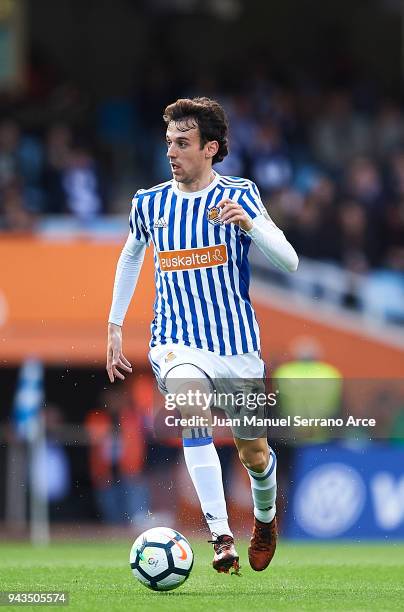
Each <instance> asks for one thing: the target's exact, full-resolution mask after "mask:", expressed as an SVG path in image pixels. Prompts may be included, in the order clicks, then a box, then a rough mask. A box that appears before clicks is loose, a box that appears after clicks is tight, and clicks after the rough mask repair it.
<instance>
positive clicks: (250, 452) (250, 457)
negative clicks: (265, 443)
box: [239, 445, 268, 472]
mask: <svg viewBox="0 0 404 612" xmlns="http://www.w3.org/2000/svg"><path fill="white" fill-rule="evenodd" d="M239 457H240V461H241V463H242V464H243V465H244V466H245V467H246V468H248V469H249V470H253V472H263V471H264V470H265V468H266V467H267V465H268V451H267V450H266V449H262V448H257V447H255V446H253V445H252V446H247V447H244V448H241V449H240V450H239Z"/></svg>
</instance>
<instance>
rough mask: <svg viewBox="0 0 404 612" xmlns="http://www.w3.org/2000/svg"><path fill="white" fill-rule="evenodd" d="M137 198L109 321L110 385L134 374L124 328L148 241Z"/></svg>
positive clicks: (116, 275)
mask: <svg viewBox="0 0 404 612" xmlns="http://www.w3.org/2000/svg"><path fill="white" fill-rule="evenodd" d="M136 205H137V202H136V197H135V198H134V202H133V209H132V212H131V216H130V217H129V221H130V228H131V231H130V232H129V236H128V238H127V240H126V243H125V245H124V247H123V249H122V252H121V255H120V257H119V260H118V264H117V267H116V273H115V282H114V290H113V296H112V305H111V310H110V313H109V317H108V344H107V365H106V370H107V372H108V377H109V380H110V381H111V382H114V380H115V378H120V379H121V380H124V379H125V376H124V374H123V373H122V372H121V370H122V371H124V372H128V373H131V372H132V366H131V364H130V363H129V361H128V359H127V358H126V357H125V355H124V354H123V351H122V325H123V322H124V319H125V316H126V312H127V310H128V307H129V304H130V302H131V299H132V296H133V293H134V291H135V288H136V285H137V281H138V278H139V274H140V270H141V268H142V264H143V260H144V255H145V250H146V245H147V244H148V241H149V238H148V235H147V233H146V231H145V229H144V226H143V225H142V223H141V219H140V216H139V213H138V210H137V208H135V207H136Z"/></svg>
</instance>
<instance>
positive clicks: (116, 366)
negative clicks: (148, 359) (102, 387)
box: [106, 323, 132, 383]
mask: <svg viewBox="0 0 404 612" xmlns="http://www.w3.org/2000/svg"><path fill="white" fill-rule="evenodd" d="M106 370H107V372H108V376H109V380H110V381H111V382H112V383H113V382H114V380H115V378H120V379H121V380H125V376H124V375H123V374H122V372H120V371H119V370H123V371H124V372H129V373H131V372H132V366H131V364H130V363H129V361H128V360H127V359H126V357H125V355H124V354H123V353H122V328H121V327H120V326H119V325H115V323H108V347H107V366H106Z"/></svg>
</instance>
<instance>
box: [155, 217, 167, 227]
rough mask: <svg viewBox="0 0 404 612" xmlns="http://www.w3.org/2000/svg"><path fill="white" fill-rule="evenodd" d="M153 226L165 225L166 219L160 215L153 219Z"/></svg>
mask: <svg viewBox="0 0 404 612" xmlns="http://www.w3.org/2000/svg"><path fill="white" fill-rule="evenodd" d="M154 227H167V221H166V220H165V219H164V217H160V219H158V220H157V221H155V223H154Z"/></svg>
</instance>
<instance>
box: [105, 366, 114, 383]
mask: <svg viewBox="0 0 404 612" xmlns="http://www.w3.org/2000/svg"><path fill="white" fill-rule="evenodd" d="M105 369H106V370H107V374H108V378H109V380H110V382H112V383H113V382H114V380H115V378H114V375H113V373H112V366H111V365H109V364H107V367H106V368H105Z"/></svg>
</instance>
